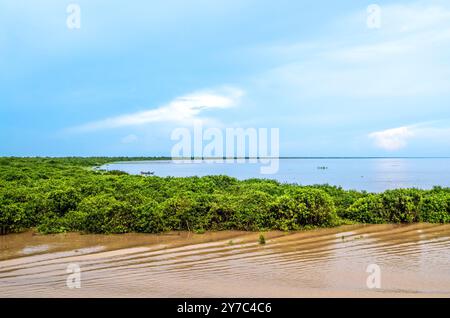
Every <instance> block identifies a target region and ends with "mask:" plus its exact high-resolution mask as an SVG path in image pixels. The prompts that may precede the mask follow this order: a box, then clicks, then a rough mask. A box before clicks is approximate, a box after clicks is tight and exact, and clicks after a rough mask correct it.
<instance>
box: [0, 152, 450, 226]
mask: <svg viewBox="0 0 450 318" xmlns="http://www.w3.org/2000/svg"><path fill="white" fill-rule="evenodd" d="M111 160H121V161H124V160H127V158H114V159H112V158H0V227H1V228H2V230H3V229H6V230H7V231H8V232H17V231H21V230H24V229H27V228H30V227H37V228H38V229H39V231H41V232H43V233H58V232H65V231H82V232H91V233H126V232H147V233H159V232H164V231H171V230H187V231H196V232H203V231H206V230H229V229H234V230H251V231H261V230H270V229H280V230H298V229H302V228H306V227H310V226H333V225H336V224H339V223H340V222H341V221H342V219H346V220H350V221H352V222H361V223H410V222H418V221H422V222H433V223H446V222H450V188H441V187H435V188H433V189H432V190H429V191H425V190H417V189H400V190H391V191H386V192H384V193H380V194H370V193H365V192H357V191H347V190H344V189H342V188H340V187H334V186H330V185H315V186H299V185H295V184H280V183H278V182H277V181H274V180H265V179H249V180H245V181H239V180H237V179H235V178H231V177H228V176H207V177H202V178H199V177H190V178H173V177H168V178H161V177H156V176H151V177H142V176H134V175H128V174H126V173H122V172H117V171H113V172H105V171H101V170H92V169H90V167H92V166H94V165H96V166H98V165H101V164H104V163H107V162H108V161H111Z"/></svg>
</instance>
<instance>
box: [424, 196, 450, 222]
mask: <svg viewBox="0 0 450 318" xmlns="http://www.w3.org/2000/svg"><path fill="white" fill-rule="evenodd" d="M420 221H424V222H430V223H449V222H450V193H445V194H436V193H434V194H432V195H429V196H426V197H425V198H424V199H423V200H422V202H421V205H420Z"/></svg>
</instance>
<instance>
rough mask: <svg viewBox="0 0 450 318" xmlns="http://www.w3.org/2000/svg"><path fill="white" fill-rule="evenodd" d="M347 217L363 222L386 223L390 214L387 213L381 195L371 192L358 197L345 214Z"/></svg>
mask: <svg viewBox="0 0 450 318" xmlns="http://www.w3.org/2000/svg"><path fill="white" fill-rule="evenodd" d="M343 216H344V217H345V218H347V219H350V220H353V221H357V222H361V223H374V224H377V223H386V222H387V221H388V219H389V216H388V215H387V214H386V212H385V210H384V206H383V200H382V198H381V196H379V195H375V194H370V195H368V196H366V197H364V198H361V199H358V200H357V201H356V202H355V203H353V204H352V205H351V206H350V207H349V208H348V209H347V211H346V212H345V213H344V214H343Z"/></svg>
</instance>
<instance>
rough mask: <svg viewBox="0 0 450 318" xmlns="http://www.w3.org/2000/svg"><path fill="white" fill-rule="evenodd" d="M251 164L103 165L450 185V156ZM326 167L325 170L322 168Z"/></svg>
mask: <svg viewBox="0 0 450 318" xmlns="http://www.w3.org/2000/svg"><path fill="white" fill-rule="evenodd" d="M261 166H267V164H265V165H264V164H260V163H257V164H252V163H248V162H247V163H240V164H238V163H205V162H202V163H175V162H172V161H142V162H123V163H114V164H108V165H105V166H103V168H104V169H107V170H122V171H125V172H128V173H130V174H140V173H141V172H142V171H152V172H154V174H155V175H156V176H161V177H166V176H176V177H188V176H207V175H221V174H222V175H228V176H232V177H235V178H238V179H241V180H243V179H249V178H268V179H275V180H278V181H280V182H287V183H297V184H301V185H312V184H325V183H328V184H331V185H337V186H342V187H343V188H344V189H355V190H366V191H370V192H382V191H384V190H387V189H395V188H410V187H416V188H421V189H430V188H432V187H433V186H437V185H438V186H445V187H450V158H407V159H405V158H376V159H373V158H370V159H369V158H367V159H360V158H358V159H329V158H324V159H320V158H319V159H317V158H315V159H279V169H278V171H277V172H276V173H274V174H261V171H260V168H261ZM319 167H326V169H319Z"/></svg>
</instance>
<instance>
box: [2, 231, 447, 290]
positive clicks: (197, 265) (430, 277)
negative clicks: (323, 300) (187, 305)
mask: <svg viewBox="0 0 450 318" xmlns="http://www.w3.org/2000/svg"><path fill="white" fill-rule="evenodd" d="M258 237H259V233H248V232H236V231H226V232H217V233H205V234H192V233H168V234H164V235H150V234H126V235H80V234H76V233H69V234H58V235H46V236H45V235H36V234H35V233H32V232H27V233H21V234H13V235H6V236H0V297H450V225H439V224H414V225H367V226H363V225H354V226H343V227H338V228H332V229H317V230H312V231H304V232H296V233H282V232H269V233H265V237H266V244H265V245H260V244H259V243H258ZM70 264H76V265H78V266H80V269H81V288H79V289H77V288H75V289H70V288H68V287H67V285H66V279H67V277H68V275H69V273H67V272H66V270H67V267H68V265H70ZM370 264H377V265H378V266H379V267H380V269H381V279H380V281H381V288H379V289H369V288H368V287H367V285H366V280H367V277H368V276H369V275H370V274H369V273H367V272H366V269H367V266H368V265H370Z"/></svg>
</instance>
